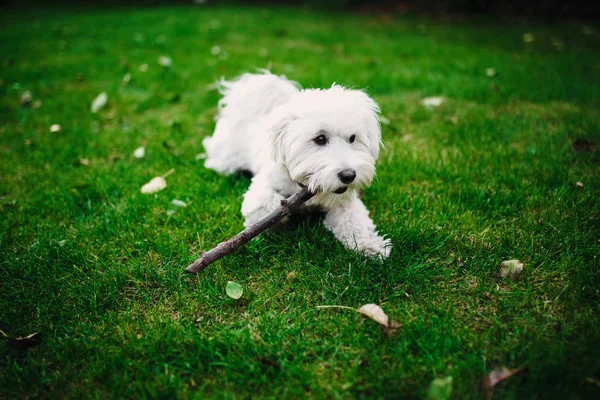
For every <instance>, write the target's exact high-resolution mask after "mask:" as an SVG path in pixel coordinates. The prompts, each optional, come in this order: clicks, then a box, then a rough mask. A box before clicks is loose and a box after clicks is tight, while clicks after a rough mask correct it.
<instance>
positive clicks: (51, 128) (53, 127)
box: [50, 124, 60, 133]
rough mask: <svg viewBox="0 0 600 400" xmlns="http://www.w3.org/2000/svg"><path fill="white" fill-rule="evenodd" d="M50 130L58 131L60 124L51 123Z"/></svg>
mask: <svg viewBox="0 0 600 400" xmlns="http://www.w3.org/2000/svg"><path fill="white" fill-rule="evenodd" d="M50 132H52V133H58V132H60V125H59V124H53V125H51V126H50Z"/></svg>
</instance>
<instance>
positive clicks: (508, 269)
mask: <svg viewBox="0 0 600 400" xmlns="http://www.w3.org/2000/svg"><path fill="white" fill-rule="evenodd" d="M521 271H523V263H522V262H521V261H519V260H507V261H503V262H502V264H500V271H499V272H498V276H499V277H500V278H506V277H507V276H508V277H509V278H514V277H516V276H517V275H519V274H520V273H521Z"/></svg>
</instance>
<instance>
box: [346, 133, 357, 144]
mask: <svg viewBox="0 0 600 400" xmlns="http://www.w3.org/2000/svg"><path fill="white" fill-rule="evenodd" d="M355 140H356V135H352V136H350V139H348V141H349V142H350V143H354V141H355Z"/></svg>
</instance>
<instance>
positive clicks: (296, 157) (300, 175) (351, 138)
mask: <svg viewBox="0 0 600 400" xmlns="http://www.w3.org/2000/svg"><path fill="white" fill-rule="evenodd" d="M378 113H379V107H378V106H377V104H376V103H375V102H374V101H373V100H372V99H371V98H370V97H369V96H367V95H366V94H365V93H363V92H362V91H359V90H348V89H345V88H343V87H340V86H337V85H334V86H333V87H332V88H331V89H327V90H305V91H302V92H300V93H298V94H297V95H295V96H294V97H292V98H291V99H290V101H289V102H288V103H286V104H284V105H283V106H281V107H279V109H278V110H276V111H275V112H274V113H273V115H272V118H271V121H270V122H271V128H270V129H271V149H272V153H273V157H274V158H275V160H276V161H278V162H281V163H283V165H285V167H286V168H287V170H288V172H289V174H290V176H291V178H292V179H293V180H295V181H296V182H298V183H301V184H303V185H305V186H307V187H308V188H309V190H311V191H313V192H323V193H333V194H336V195H341V194H343V193H346V192H354V191H356V190H358V189H360V188H362V187H365V186H368V185H370V184H371V181H372V180H373V177H374V176H375V160H376V159H377V157H378V155H379V147H380V143H381V130H380V127H379V118H378Z"/></svg>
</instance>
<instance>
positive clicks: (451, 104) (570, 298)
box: [0, 5, 600, 399]
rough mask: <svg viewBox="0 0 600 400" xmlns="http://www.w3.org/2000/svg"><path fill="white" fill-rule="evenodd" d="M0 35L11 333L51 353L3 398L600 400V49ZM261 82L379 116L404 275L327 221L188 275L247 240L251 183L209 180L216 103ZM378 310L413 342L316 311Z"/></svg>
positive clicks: (33, 17) (491, 28)
mask: <svg viewBox="0 0 600 400" xmlns="http://www.w3.org/2000/svg"><path fill="white" fill-rule="evenodd" d="M0 26H1V29H0V46H1V53H0V72H1V75H0V117H1V121H2V125H1V126H0V209H1V220H0V329H1V330H2V331H3V332H4V333H5V334H6V335H7V336H8V337H10V338H16V337H24V336H27V335H30V334H33V333H37V332H39V333H40V335H39V336H38V337H36V339H37V340H36V342H37V343H35V344H37V345H35V346H32V347H29V348H21V347H23V346H19V345H23V341H20V342H19V343H15V341H9V340H5V339H3V338H0V397H2V398H60V399H62V398H107V399H108V398H118V397H125V398H207V397H216V398H249V397H264V398H302V397H312V398H318V399H320V398H362V397H376V398H425V397H426V396H427V392H428V388H429V385H430V382H431V381H432V380H434V379H436V378H444V377H452V398H454V399H477V398H480V397H482V396H483V397H485V396H488V395H489V394H490V393H489V392H486V391H485V390H483V389H482V377H483V376H484V375H486V374H488V373H490V372H491V371H492V370H494V369H497V368H502V367H506V368H510V369H516V368H524V370H523V371H521V372H519V373H517V374H515V375H514V376H512V377H510V378H508V379H506V380H505V381H503V382H501V383H500V384H498V385H497V386H496V388H495V390H494V393H493V396H494V398H507V399H517V398H518V399H522V398H536V399H549V398H572V399H585V398H599V397H600V359H599V353H598V349H599V348H600V324H599V317H600V260H599V258H598V255H599V254H600V251H599V250H600V242H599V239H600V179H599V177H600V174H599V173H600V150H599V149H598V147H597V146H596V144H598V143H600V112H599V109H600V29H599V28H598V26H597V25H595V24H587V25H585V24H578V23H568V22H563V23H559V24H552V25H550V24H544V23H527V22H523V21H514V20H513V21H510V22H499V21H497V20H483V19H476V20H463V19H457V20H444V21H440V20H433V19H422V18H416V17H408V16H390V15H360V14H327V13H323V12H319V11H308V10H299V9H285V8H267V9H260V8H244V7H231V6H230V7H210V6H191V5H190V6H170V7H158V8H139V9H127V8H108V9H101V8H95V9H87V10H84V9H65V8H61V7H55V8H40V9H35V8H34V9H24V8H23V9H4V10H2V17H1V25H0ZM161 56H164V57H169V59H170V60H171V61H172V63H171V65H170V66H161V65H160V64H159V58H160V57H161ZM164 61H165V60H164V59H163V63H164ZM256 68H270V69H271V70H272V71H273V72H274V73H277V74H285V75H287V76H288V77H289V78H291V79H294V80H297V81H298V82H300V83H301V84H302V85H304V86H305V87H327V86H330V85H331V84H332V83H333V82H338V83H340V84H343V85H346V86H350V87H355V88H364V89H366V90H367V91H368V93H369V94H370V95H371V96H372V97H373V98H374V99H375V100H376V101H377V102H378V103H379V105H380V106H381V109H382V112H383V116H384V117H385V119H384V121H383V122H384V124H383V125H382V127H383V141H384V144H385V150H384V151H382V153H381V156H380V159H379V161H378V167H377V168H378V169H377V179H376V180H375V182H374V184H373V185H372V187H371V188H369V189H368V190H367V191H366V192H365V195H364V198H363V200H364V202H365V203H366V205H367V207H368V208H369V209H370V210H371V215H372V217H373V219H374V221H375V222H376V224H377V226H378V228H379V229H380V231H381V232H382V233H385V234H386V235H388V237H390V238H391V239H392V242H393V244H394V250H393V252H392V255H391V257H390V258H389V259H387V260H385V261H378V260H371V259H365V258H364V257H361V256H359V255H356V254H354V253H352V252H350V251H347V250H346V249H344V248H343V247H342V246H341V245H340V244H339V243H337V241H336V240H335V239H334V238H333V236H332V234H331V233H330V232H329V231H328V230H327V229H326V228H324V227H323V226H322V224H321V223H320V221H319V217H318V216H315V217H314V218H313V217H311V218H308V219H303V218H295V219H293V220H292V221H290V223H288V224H287V225H286V226H284V227H283V228H281V229H279V230H276V231H274V232H270V233H268V234H265V235H264V236H263V237H261V238H259V239H258V240H255V241H253V242H251V243H250V244H249V245H248V246H247V247H246V248H244V249H242V250H240V251H239V252H237V253H236V254H234V255H231V256H228V257H227V258H225V259H223V260H221V261H219V262H217V263H215V264H214V265H211V266H210V267H209V268H208V269H206V270H205V271H203V272H202V273H200V274H198V275H188V274H185V273H184V272H183V270H184V268H185V266H186V265H188V264H189V263H190V262H191V261H193V260H194V259H195V258H196V257H197V255H198V253H199V252H200V250H202V249H204V250H206V249H209V248H211V247H212V246H213V245H215V244H217V243H218V242H220V241H221V240H223V239H225V238H228V237H230V236H232V235H234V234H235V233H237V232H238V231H239V230H240V229H241V228H242V223H243V221H242V217H241V214H240V206H241V199H242V195H243V193H244V192H245V190H246V189H247V187H248V185H249V183H250V179H249V178H248V177H245V176H231V177H223V176H220V175H218V174H216V173H214V172H213V171H211V170H207V169H205V168H204V167H203V160H202V153H204V149H203V148H202V144H201V139H202V138H203V137H205V136H207V135H210V134H211V133H212V129H213V128H214V120H213V118H214V115H215V113H216V102H217V101H218V99H219V95H218V93H217V92H216V90H215V85H214V83H215V81H216V80H217V79H219V78H220V77H221V76H224V77H227V78H231V77H234V76H236V75H238V74H240V73H242V72H245V71H253V70H255V69H256ZM27 91H28V92H29V93H30V95H31V99H30V100H29V101H28V99H27V98H26V97H27V96H26V95H25V96H24V93H25V92H27ZM101 92H105V93H106V94H107V97H108V102H107V104H106V105H105V106H104V107H103V108H101V109H100V110H99V111H98V112H97V113H92V112H91V110H90V105H91V103H92V101H93V100H94V98H96V96H98V95H99V94H100V93H101ZM431 96H443V97H444V101H443V102H442V104H441V105H440V106H439V107H431V108H426V107H424V106H423V105H422V104H421V100H422V99H423V98H427V97H431ZM22 103H24V104H22ZM54 124H58V125H59V126H60V129H56V128H55V129H54V130H55V132H51V126H52V125H54ZM140 146H144V147H145V156H144V157H143V158H136V157H134V155H133V152H134V150H135V149H136V148H138V147H140ZM168 172H170V174H169V175H168V176H167V178H166V180H167V184H168V186H167V188H166V189H165V190H163V191H160V192H158V193H156V194H152V195H148V194H142V193H141V192H140V188H141V186H142V185H143V184H145V183H147V182H148V181H149V180H150V179H151V178H153V177H155V176H159V175H165V174H167V173H168ZM174 199H178V200H181V201H183V202H185V203H186V204H187V207H178V206H175V205H173V204H172V203H171V202H172V200H174ZM510 259H518V260H520V261H521V262H522V263H523V264H524V268H523V271H522V272H521V273H520V274H519V275H518V276H516V277H514V279H509V278H500V277H498V276H497V275H498V271H499V266H500V263H501V262H503V261H505V260H510ZM228 281H235V282H238V283H239V284H240V285H241V286H242V287H243V289H244V294H243V296H242V297H241V299H239V300H234V299H232V298H230V297H228V296H227V295H226V293H225V287H226V284H227V282H228ZM367 303H375V304H378V305H380V306H381V307H382V308H383V310H384V311H385V312H386V313H387V314H388V315H389V317H390V318H391V319H393V320H396V321H398V323H399V325H400V326H399V328H398V329H397V330H396V331H395V332H384V331H383V330H382V328H381V327H380V326H378V325H377V324H376V323H375V322H373V321H371V320H369V319H367V318H364V317H363V316H361V315H360V314H358V313H356V312H353V311H351V310H345V309H335V308H331V309H329V308H327V309H321V308H317V306H319V305H340V306H348V307H353V308H358V307H360V306H361V305H363V304H367Z"/></svg>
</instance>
